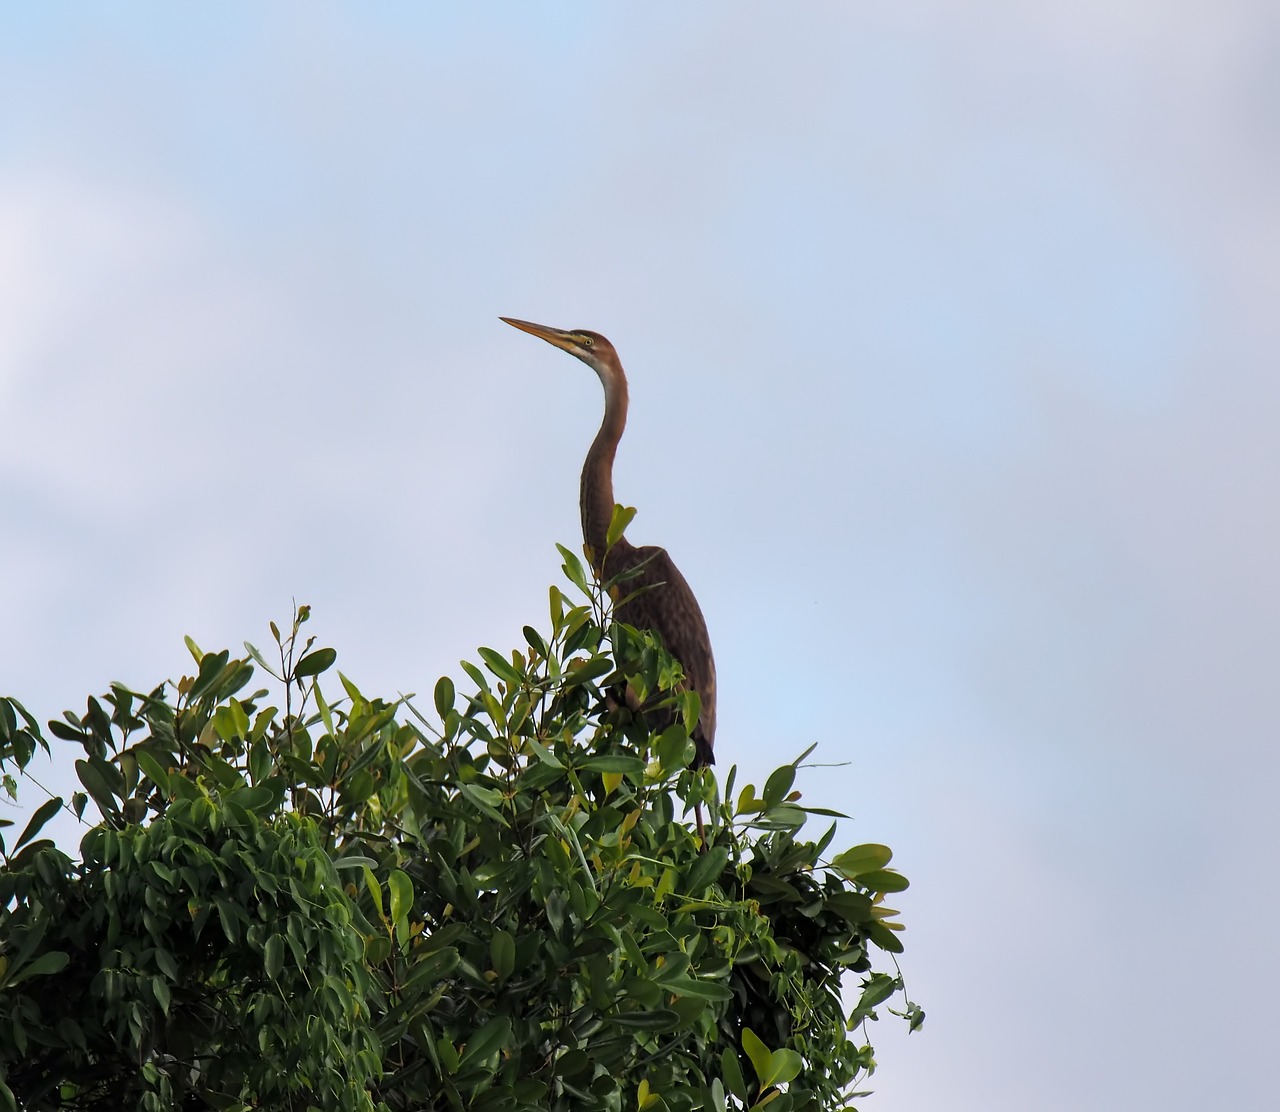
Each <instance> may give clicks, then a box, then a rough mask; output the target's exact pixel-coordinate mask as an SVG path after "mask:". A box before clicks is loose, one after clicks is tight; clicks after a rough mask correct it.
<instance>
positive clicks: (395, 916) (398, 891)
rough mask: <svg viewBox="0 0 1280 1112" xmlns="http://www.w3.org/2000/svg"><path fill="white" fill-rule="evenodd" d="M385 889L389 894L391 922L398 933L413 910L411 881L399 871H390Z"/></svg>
mask: <svg viewBox="0 0 1280 1112" xmlns="http://www.w3.org/2000/svg"><path fill="white" fill-rule="evenodd" d="M387 889H388V891H390V893H391V922H392V923H394V924H395V927H396V932H397V933H399V931H400V929H401V928H402V927H403V926H405V925H406V924H407V922H408V915H409V912H410V911H411V910H412V909H413V881H411V880H410V879H409V877H408V875H407V874H405V873H403V872H401V871H400V870H399V869H392V870H391V873H390V875H389V876H388V877H387Z"/></svg>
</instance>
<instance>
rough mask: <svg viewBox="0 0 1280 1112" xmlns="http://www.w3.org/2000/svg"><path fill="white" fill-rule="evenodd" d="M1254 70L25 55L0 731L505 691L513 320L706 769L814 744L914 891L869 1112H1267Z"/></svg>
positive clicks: (1036, 62) (48, 15) (531, 431)
mask: <svg viewBox="0 0 1280 1112" xmlns="http://www.w3.org/2000/svg"><path fill="white" fill-rule="evenodd" d="M1277 73H1280V18H1277V16H1276V15H1275V14H1274V13H1273V11H1272V10H1271V6H1268V5H1265V4H1262V3H1247V2H1243V0H1242V2H1234V3H1223V4H1218V5H1212V6H1210V5H1193V4H1179V5H1167V4H1154V3H1134V4H1128V5H1114V4H1106V3H1101V2H1096V3H1085V4H1083V5H1073V6H1070V7H1069V8H1062V7H1061V6H1053V5H1039V4H1028V3H1022V4H1019V3H1007V2H1006V3H997V2H995V0H978V2H975V3H971V4H967V5H961V6H957V5H948V4H942V3H938V2H936V0H927V2H924V3H921V4H917V5H914V6H912V7H911V8H910V9H909V10H906V11H904V10H901V6H895V5H862V4H833V3H826V4H821V3H815V4H809V5H798V4H787V5H782V4H750V3H741V2H734V3H728V2H725V3H707V4H700V5H697V6H696V8H695V7H694V6H692V5H684V6H676V5H640V4H613V5H587V4H545V5H536V6H535V5H514V4H490V5H484V6H480V5H472V6H469V7H463V6H461V5H459V6H453V7H450V8H448V9H445V8H444V7H443V6H435V5H433V6H427V5H411V4H400V5H394V4H380V5H376V6H373V5H355V4H345V5H344V4H272V5H247V4H239V5H234V4H223V5H218V6H216V7H215V6H205V7H202V8H199V9H197V8H191V7H185V6H184V7H175V6H172V5H160V4H152V5H143V4H125V5H113V6H111V7H110V8H106V7H100V8H88V7H85V6H82V5H70V4H40V5H28V6H24V7H17V6H11V7H9V8H7V9H6V10H5V11H4V13H3V14H2V15H0V103H3V104H4V105H5V108H4V111H3V115H0V120H2V121H3V125H2V126H0V245H3V249H2V250H0V414H2V415H3V424H2V425H0V430H2V431H0V536H2V537H3V543H0V623H2V627H3V636H2V637H0V691H3V692H5V693H9V694H13V695H15V696H17V697H18V698H20V699H22V700H23V701H24V702H25V703H26V704H27V705H28V707H30V708H31V709H32V710H33V711H34V712H35V713H37V714H38V715H39V716H40V717H41V718H48V717H51V716H53V715H55V714H56V713H57V712H58V711H60V710H61V709H62V707H64V706H69V705H76V706H78V705H80V704H81V703H82V702H83V699H84V697H85V696H86V695H87V694H88V693H90V692H99V691H101V690H103V689H104V687H105V686H106V684H107V683H108V682H109V681H111V680H113V679H120V680H123V681H125V682H128V683H132V684H135V685H143V684H149V683H152V682H154V681H156V680H157V679H159V678H160V677H162V676H176V675H177V674H179V673H180V672H181V671H182V669H183V668H184V667H186V656H185V650H184V649H183V647H182V636H183V634H190V635H192V636H193V637H194V638H195V639H196V640H197V641H198V642H200V643H201V644H202V645H204V646H205V647H206V648H213V647H221V646H228V647H232V648H235V647H238V646H239V645H240V643H241V642H242V641H243V640H245V639H249V640H252V641H256V642H261V641H262V640H264V639H265V628H266V624H267V622H268V621H269V620H270V619H273V618H274V619H277V620H283V619H284V618H285V617H287V614H288V611H289V606H290V600H291V599H293V598H296V599H298V600H299V601H306V602H309V603H311V605H312V606H313V607H314V611H315V619H314V627H315V631H316V632H317V633H318V634H319V636H320V637H321V638H322V640H323V641H325V642H326V643H329V644H332V645H334V646H335V647H337V648H338V650H339V653H340V666H341V667H342V668H343V669H344V671H346V672H347V673H348V674H350V675H351V676H353V677H354V678H355V679H356V680H357V682H359V683H360V684H361V685H362V687H364V688H365V689H367V690H370V691H383V692H386V693H393V692H395V691H426V690H429V689H430V687H431V686H432V684H433V683H434V681H435V679H436V677H437V676H438V675H440V674H441V673H443V672H449V673H451V674H453V675H455V676H458V675H460V669H459V668H458V667H457V663H456V662H457V660H458V659H459V658H460V657H462V656H471V655H473V651H474V648H475V647H476V646H477V645H480V644H485V645H493V646H497V647H500V648H501V647H504V646H508V645H513V644H516V643H518V640H519V629H520V626H521V625H523V624H525V623H526V622H533V623H534V624H538V623H541V622H542V621H543V614H544V610H545V598H546V587H547V584H548V583H550V582H552V581H553V580H555V579H556V577H557V566H558V558H557V556H556V553H555V549H554V542H556V541H564V542H568V543H576V541H577V521H576V498H577V487H576V484H577V471H578V467H579V465H580V461H581V457H582V454H583V452H584V450H585V448H586V445H587V444H588V443H589V441H590V438H591V436H592V434H593V431H594V428H595V425H596V423H597V421H598V419H599V413H600V405H601V397H600V390H599V386H598V384H597V383H596V382H595V380H594V378H593V376H591V375H590V373H589V372H588V371H587V370H586V368H584V367H582V366H581V365H580V364H577V363H576V362H574V361H573V360H571V359H569V358H568V357H567V356H564V355H563V354H562V353H558V352H555V351H553V350H552V349H550V348H549V347H547V346H546V345H542V344H538V343H537V342H536V341H534V340H532V339H531V338H529V337H526V336H521V335H519V334H518V333H516V332H513V331H512V330H511V329H509V328H506V327H505V326H503V325H502V324H500V323H499V322H498V320H497V317H498V315H499V314H506V315H514V316H518V317H523V318H526V319H531V320H537V321H543V322H545V323H548V324H553V325H559V326H564V327H577V326H583V327H590V328H595V329H598V330H599V331H602V332H604V333H606V334H607V335H608V336H609V337H610V338H611V339H612V340H613V341H614V343H615V344H616V345H617V347H618V349H619V351H620V352H621V354H622V357H623V360H624V362H625V363H626V365H627V368H628V371H629V373H630V376H631V379H632V413H631V427H630V429H629V430H628V433H627V436H626V439H625V440H624V442H623V445H622V449H621V453H620V456H619V460H618V471H617V484H618V495H619V497H620V498H621V499H622V500H623V501H626V502H629V503H632V504H634V505H636V506H637V507H639V510H640V514H639V517H638V518H637V520H636V522H635V525H634V526H633V527H632V530H631V535H632V537H633V539H634V540H635V541H637V542H638V543H661V544H664V545H665V546H666V547H667V548H668V549H669V550H670V551H671V553H672V554H673V556H674V557H675V558H676V560H677V561H678V562H679V564H680V565H681V567H682V569H683V570H684V572H685V574H686V576H687V577H688V579H689V580H690V582H691V584H692V585H693V586H694V588H695V590H696V591H697V592H698V594H699V597H700V598H701V600H702V604H703V608H704V610H705V611H706V614H707V618H708V622H709V624H710V627H711V633H712V637H713V640H714V644H715V648H716V656H717V662H718V664H719V670H720V691H721V694H720V699H721V707H720V727H719V736H718V739H717V741H718V751H719V754H720V761H721V766H720V767H721V769H722V770H727V768H728V766H729V765H730V764H731V763H734V762H737V763H739V764H740V765H741V766H742V767H743V772H744V774H745V775H747V776H748V777H750V778H756V779H757V781H758V778H759V777H760V776H761V775H763V774H765V773H767V771H768V770H769V769H770V768H772V767H773V766H774V765H775V764H777V763H779V762H780V761H781V760H782V759H787V758H790V757H791V756H793V755H794V754H796V753H798V752H800V751H801V750H803V749H804V748H805V747H806V746H807V745H809V744H810V743H811V742H813V741H818V742H820V743H821V748H820V749H819V751H818V758H819V759H822V760H827V761H848V762H850V763H849V765H848V766H847V767H845V768H841V769H834V770H833V769H825V770H820V771H819V770H815V771H812V772H810V773H809V774H808V775H807V776H806V777H805V778H804V780H803V781H802V783H801V786H802V787H803V789H804V790H805V791H806V794H807V798H808V799H809V800H810V801H812V802H814V803H816V804H825V805H828V806H836V807H839V808H841V809H843V810H846V811H848V812H850V813H851V814H853V815H854V816H855V821H854V822H853V823H851V824H849V825H848V827H847V828H846V830H845V833H844V835H843V837H844V838H845V839H846V840H847V841H849V842H852V841H869V840H875V841H886V842H888V843H890V844H891V845H893V846H894V847H895V849H896V850H897V852H898V857H897V860H896V864H898V865H899V866H900V867H901V868H902V870H903V871H904V872H906V873H907V874H908V875H909V876H910V877H911V878H912V881H913V886H912V888H911V889H910V891H909V892H907V893H906V894H904V896H903V897H902V898H901V900H900V906H901V907H902V909H903V912H904V917H905V919H906V921H907V923H908V933H907V936H906V941H907V952H906V955H905V958H904V970H905V972H906V973H907V976H908V978H909V982H910V988H911V993H912V996H913V997H914V998H916V999H918V1000H919V1001H920V1002H921V1003H922V1004H923V1005H924V1006H925V1007H926V1008H927V1009H928V1012H929V1020H928V1023H927V1025H926V1028H925V1031H924V1033H922V1034H921V1035H918V1036H913V1037H911V1038H910V1039H909V1040H908V1039H906V1038H904V1037H902V1036H901V1035H900V1034H899V1033H898V1032H897V1030H896V1029H895V1028H894V1027H892V1026H889V1027H886V1025H885V1024H883V1023H882V1024H881V1025H880V1030H879V1031H878V1032H877V1035H878V1038H877V1044H878V1045H879V1047H880V1050H881V1053H880V1061H881V1065H882V1068H881V1070H880V1071H879V1072H878V1073H877V1074H876V1076H875V1078H874V1079H873V1087H874V1088H875V1089H876V1090H877V1094H876V1096H875V1097H873V1098H871V1099H870V1100H868V1101H866V1102H865V1107H866V1108H867V1109H868V1110H870V1109H876V1110H879V1112H904V1110H910V1112H923V1110H926V1109H935V1108H940V1107H946V1108H948V1109H954V1110H957V1112H963V1110H966V1109H975V1110H976V1109H983V1110H984V1112H989V1110H993V1109H994V1110H998V1112H1025V1110H1028V1109H1035V1110H1037V1112H1058V1110H1062V1112H1066V1110H1067V1109H1071V1110H1074V1109H1077V1108H1080V1107H1089V1108H1092V1109H1117V1110H1119V1109H1125V1110H1128V1109H1133V1108H1156V1107H1159V1108H1162V1109H1170V1110H1178V1109H1187V1110H1190V1109H1197V1110H1199V1109H1202V1108H1205V1107H1215V1108H1216V1107H1221V1108H1263V1107H1269V1105H1270V1103H1271V1101H1272V1100H1273V1099H1274V1098H1273V1096H1272V1089H1273V1084H1272V1081H1271V1077H1270V1074H1271V1070H1270V1065H1271V1059H1272V1058H1273V1057H1274V1049H1273V1044H1274V1041H1275V1037H1276V1035H1277V1034H1280V1031H1278V1030H1277V1024H1276V1021H1275V1019H1274V1018H1273V1016H1272V1009H1271V1007H1270V1001H1271V1000H1272V999H1274V998H1275V996H1276V995H1277V994H1278V993H1280V962H1278V961H1277V958H1276V953H1275V945H1274V942H1273V940H1272V938H1271V933H1272V932H1271V929H1270V925H1271V923H1272V922H1273V921H1274V920H1275V918H1276V915H1277V912H1278V911H1280V906H1278V904H1280V901H1278V900H1277V894H1276V868H1275V865H1274V862H1273V860H1272V848H1273V847H1274V845H1275V844H1276V835H1277V822H1276V818H1275V803H1274V798H1275V795H1276V787H1277V779H1278V776H1277V772H1278V768H1277V760H1276V756H1275V750H1276V741H1277V738H1276V725H1277V696H1276V690H1277V687H1276V676H1277V665H1278V664H1280V632H1278V631H1280V589H1277V582H1276V568H1277V566H1280V560H1278V559H1277V558H1278V557H1280V552H1278V551H1277V549H1278V548H1280V514H1278V513H1277V507H1276V497H1275V490H1274V486H1275V477H1276V474H1277V464H1280V447H1278V446H1277V435H1276V429H1277V418H1278V416H1280V414H1278V413H1277V408H1278V407H1277V400H1278V399H1277V395H1278V394H1280V389H1278V386H1277V375H1276V367H1277V356H1278V355H1280V324H1278V323H1277V321H1278V314H1277V313H1276V310H1275V303H1276V301H1277V291H1278V289H1280V262H1278V260H1280V144H1278V143H1277V139H1278V132H1280V111H1278V110H1277V104H1280V79H1277V77H1276V74H1277ZM73 756H74V754H72V753H69V752H65V751H64V752H62V753H61V754H60V758H61V759H60V760H59V761H58V762H57V764H56V767H55V768H53V769H42V770H41V771H40V772H39V775H40V777H41V779H42V781H45V782H47V783H49V784H50V786H52V787H55V788H56V789H57V790H61V791H70V790H71V786H72V785H71V779H70V776H69V766H70V761H71V758H72V757H73ZM23 793H24V794H23V799H22V803H23V805H24V806H25V807H26V808H28V809H29V808H32V807H34V806H36V805H37V804H38V803H39V802H40V799H41V796H40V795H39V792H38V791H37V790H36V789H35V788H34V787H32V786H30V785H26V786H24V788H23ZM2 806H3V805H0V807H2ZM66 836H67V837H68V838H71V839H74V837H75V835H74V832H72V831H71V830H70V829H67V832H66ZM1206 955H1207V956H1206Z"/></svg>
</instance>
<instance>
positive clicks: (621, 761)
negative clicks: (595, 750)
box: [578, 753, 644, 776]
mask: <svg viewBox="0 0 1280 1112" xmlns="http://www.w3.org/2000/svg"><path fill="white" fill-rule="evenodd" d="M578 767H579V768H583V769H590V770H591V771H592V772H621V773H624V774H630V775H632V776H642V775H644V760H643V758H641V757H630V756H628V755H627V754H625V753H600V754H599V755H597V756H594V757H588V758H587V759H586V760H585V761H583V762H582V763H581V764H580V765H579V766H578Z"/></svg>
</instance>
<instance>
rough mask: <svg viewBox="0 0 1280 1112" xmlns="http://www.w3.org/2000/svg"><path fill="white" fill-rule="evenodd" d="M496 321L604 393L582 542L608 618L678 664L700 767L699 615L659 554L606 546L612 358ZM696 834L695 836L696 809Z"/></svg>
mask: <svg viewBox="0 0 1280 1112" xmlns="http://www.w3.org/2000/svg"><path fill="white" fill-rule="evenodd" d="M499 319H501V320H504V321H506V322H507V324H510V325H512V326H513V327H515V328H519V329H520V330H521V331H523V332H528V333H529V334H530V335H531V336H537V337H539V338H540V339H543V340H546V341H547V343H549V344H552V345H554V346H555V347H558V348H560V349H561V350H562V351H567V352H568V353H569V354H570V355H576V356H577V357H578V358H579V359H581V360H582V361H583V362H584V363H585V364H586V365H587V366H588V367H590V368H591V369H592V370H593V371H595V373H596V374H597V375H598V376H599V378H600V382H601V384H602V385H603V386H604V420H603V421H602V422H601V423H600V431H599V432H598V433H596V438H595V440H594V441H592V443H591V448H590V449H589V450H588V451H587V458H586V462H585V463H583V465H582V493H581V500H580V506H581V510H582V539H583V540H584V541H585V542H586V546H587V557H588V559H589V560H590V561H591V570H592V572H593V573H594V574H595V577H596V580H597V581H598V582H599V583H601V584H602V585H605V586H609V585H612V588H611V591H610V593H611V594H612V595H613V597H614V600H615V606H614V611H613V613H614V617H615V618H616V619H617V620H618V621H620V622H625V623H626V624H627V625H629V626H633V627H635V628H636V629H647V630H650V631H652V632H653V633H656V634H657V635H658V637H660V638H661V639H662V643H663V645H664V646H665V647H666V649H667V651H668V652H669V653H670V654H671V655H672V656H674V657H675V658H676V659H677V660H678V661H680V665H681V667H683V668H684V674H685V680H686V682H687V683H688V685H689V687H690V688H692V690H694V691H696V692H697V693H698V701H699V706H700V709H699V711H698V722H697V725H696V726H695V727H694V729H693V743H694V749H695V755H694V759H693V764H692V767H693V768H705V767H706V766H707V765H709V764H713V763H714V761H715V754H714V752H713V746H714V743H715V738H716V662H715V658H714V657H713V656H712V655H711V638H710V637H708V636H707V623H706V620H705V619H704V618H703V616H702V608H701V607H700V606H699V605H698V600H697V598H695V597H694V594H693V591H692V590H691V589H690V587H689V584H688V583H687V582H686V581H685V578H684V576H683V575H681V574H680V569H679V568H677V567H676V565H675V563H674V561H673V560H672V559H671V557H670V556H668V555H667V550H666V549H665V548H659V547H657V546H656V545H645V546H644V547H642V548H637V547H636V546H635V545H633V544H631V542H630V541H628V540H627V539H626V538H625V537H622V538H620V539H619V540H617V541H616V542H615V543H614V545H613V546H612V547H609V545H608V543H607V536H608V532H609V523H610V522H611V521H612V519H613V506H614V501H613V458H614V456H615V455H616V454H617V451H618V441H620V440H621V439H622V430H623V429H624V428H626V424H627V376H626V375H625V374H624V373H623V370H622V362H621V361H620V360H619V359H618V353H617V352H616V351H615V350H614V347H613V345H612V344H611V343H609V341H608V340H606V339H605V338H604V337H603V336H601V335H600V333H598V332H588V331H586V330H584V329H575V330H573V331H571V332H565V331H562V330H561V329H559V328H548V327H547V326H546V325H543V324H531V323H529V321H525V320H514V319H512V318H511V317H501V318H499ZM698 829H699V832H701V830H702V814H701V810H699V812H698Z"/></svg>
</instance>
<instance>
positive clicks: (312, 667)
mask: <svg viewBox="0 0 1280 1112" xmlns="http://www.w3.org/2000/svg"><path fill="white" fill-rule="evenodd" d="M337 659H338V653H337V650H336V649H316V651H315V652H311V653H307V655H306V656H304V657H303V658H302V659H301V660H299V661H298V663H297V664H296V665H295V666H294V669H293V677H294V679H302V678H303V677H304V676H318V675H319V674H320V673H321V672H323V671H324V670H325V669H327V668H330V667H332V666H333V662H334V661H335V660H337Z"/></svg>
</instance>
